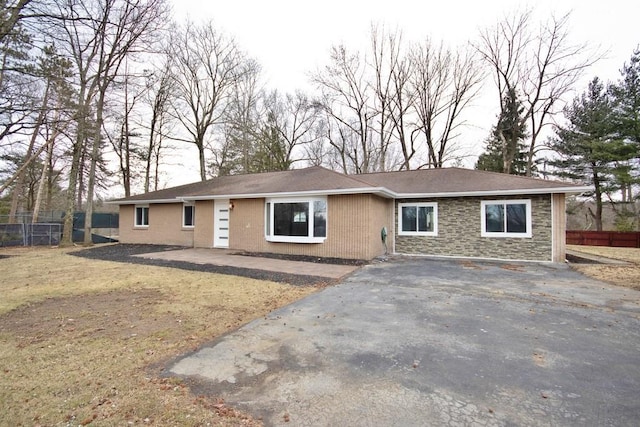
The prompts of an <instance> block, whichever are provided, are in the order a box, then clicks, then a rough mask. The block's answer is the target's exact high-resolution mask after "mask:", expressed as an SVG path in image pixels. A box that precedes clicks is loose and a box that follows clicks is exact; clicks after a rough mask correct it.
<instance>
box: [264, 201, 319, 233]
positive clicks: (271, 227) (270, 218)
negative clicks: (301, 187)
mask: <svg viewBox="0 0 640 427" xmlns="http://www.w3.org/2000/svg"><path fill="white" fill-rule="evenodd" d="M265 235H266V239H267V240H268V241H271V242H293V243H322V242H323V241H324V239H325V238H326V237H327V201H326V199H324V198H323V199H289V200H287V199H269V200H267V201H266V203H265Z"/></svg>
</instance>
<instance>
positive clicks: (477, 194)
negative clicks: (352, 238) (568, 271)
mask: <svg viewBox="0 0 640 427" xmlns="http://www.w3.org/2000/svg"><path fill="white" fill-rule="evenodd" d="M587 191H593V188H592V187H589V186H580V187H575V186H572V187H556V188H529V189H514V190H487V191H485V190H480V191H458V192H445V193H394V194H395V198H397V199H416V198H428V197H431V198H444V197H486V196H490V197H494V196H495V197H500V196H519V195H536V194H563V193H564V194H580V193H584V192H587Z"/></svg>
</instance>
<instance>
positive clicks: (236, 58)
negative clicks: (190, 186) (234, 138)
mask: <svg viewBox="0 0 640 427" xmlns="http://www.w3.org/2000/svg"><path fill="white" fill-rule="evenodd" d="M169 54H170V55H171V57H172V58H173V61H174V62H173V65H174V69H173V75H174V76H176V82H175V88H176V94H177V98H178V101H177V102H176V108H175V112H176V117H177V119H178V120H179V121H180V123H182V126H183V128H184V130H185V131H186V132H187V134H188V135H189V139H184V138H177V139H179V140H181V141H184V142H187V143H190V144H194V145H195V146H196V148H197V150H198V160H199V165H200V178H201V179H202V180H203V181H204V180H205V179H207V173H206V172H207V170H206V165H207V161H206V150H207V149H208V148H210V147H209V144H210V142H211V141H210V138H211V131H212V128H213V127H214V125H216V124H220V123H221V122H222V119H223V117H224V107H225V106H226V101H227V100H228V97H229V96H231V93H232V90H233V86H234V84H235V83H236V81H237V80H238V79H239V78H240V77H241V76H242V74H243V72H244V71H245V68H246V67H244V63H245V56H244V54H243V53H242V52H241V51H240V50H239V49H238V47H237V46H236V43H235V41H234V40H233V39H232V38H230V37H228V36H226V35H224V34H222V33H221V32H219V31H218V30H216V29H215V28H214V26H213V23H212V22H207V23H205V24H202V25H195V24H193V23H187V24H186V25H185V26H184V27H183V28H182V29H181V30H179V31H177V32H176V34H175V37H174V38H173V39H172V40H171V41H170V45H169Z"/></svg>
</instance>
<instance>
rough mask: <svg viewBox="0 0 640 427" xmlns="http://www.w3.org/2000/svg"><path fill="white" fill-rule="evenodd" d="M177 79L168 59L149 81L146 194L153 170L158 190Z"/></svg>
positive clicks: (144, 159)
mask: <svg viewBox="0 0 640 427" xmlns="http://www.w3.org/2000/svg"><path fill="white" fill-rule="evenodd" d="M174 84H175V77H174V76H173V75H172V74H171V62H170V59H169V58H167V59H166V60H165V62H164V64H163V65H162V66H161V67H159V68H158V69H157V70H156V71H155V72H153V73H152V74H150V75H149V76H148V79H147V103H148V104H149V106H150V107H151V117H150V120H149V141H148V143H147V147H146V149H145V150H142V153H141V155H142V160H143V161H144V163H145V168H144V192H145V193H146V192H148V191H150V189H151V188H152V186H151V172H152V170H153V189H154V191H155V190H157V189H158V180H159V177H158V174H159V166H160V161H161V157H162V154H161V153H162V152H163V151H164V150H163V149H164V148H166V147H165V140H166V139H168V137H167V135H168V133H169V130H168V128H169V127H170V123H171V117H170V115H169V112H170V107H171V102H172V101H173V96H174V89H175V87H174Z"/></svg>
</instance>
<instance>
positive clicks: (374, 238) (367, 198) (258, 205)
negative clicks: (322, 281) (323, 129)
mask: <svg viewBox="0 0 640 427" xmlns="http://www.w3.org/2000/svg"><path fill="white" fill-rule="evenodd" d="M233 202H234V209H233V211H231V213H230V217H229V225H230V233H229V247H230V248H232V249H237V250H244V251H249V252H271V253H279V254H287V255H305V256H317V257H326V258H347V259H371V258H374V257H376V256H378V255H381V254H383V253H384V247H383V246H382V242H381V240H380V229H381V228H382V227H383V226H386V227H387V229H390V228H391V222H390V221H389V219H390V217H391V214H390V212H391V213H392V209H393V202H392V201H391V200H386V199H382V198H379V197H377V196H373V195H369V194H357V195H339V196H329V197H328V198H327V209H328V211H327V238H326V240H325V241H324V243H277V242H268V241H267V240H266V239H265V231H264V227H265V200H264V199H236V200H234V201H233Z"/></svg>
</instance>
